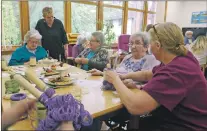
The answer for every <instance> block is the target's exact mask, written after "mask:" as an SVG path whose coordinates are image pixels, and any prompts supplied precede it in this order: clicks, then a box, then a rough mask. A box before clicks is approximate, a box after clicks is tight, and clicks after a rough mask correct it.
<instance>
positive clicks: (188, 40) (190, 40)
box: [184, 31, 195, 45]
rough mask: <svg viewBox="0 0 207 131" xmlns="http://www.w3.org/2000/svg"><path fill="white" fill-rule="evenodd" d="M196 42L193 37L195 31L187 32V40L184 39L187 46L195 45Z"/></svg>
mask: <svg viewBox="0 0 207 131" xmlns="http://www.w3.org/2000/svg"><path fill="white" fill-rule="evenodd" d="M194 40H195V39H194V37H193V31H186V32H185V39H184V43H185V45H187V44H191V43H193V41H194Z"/></svg>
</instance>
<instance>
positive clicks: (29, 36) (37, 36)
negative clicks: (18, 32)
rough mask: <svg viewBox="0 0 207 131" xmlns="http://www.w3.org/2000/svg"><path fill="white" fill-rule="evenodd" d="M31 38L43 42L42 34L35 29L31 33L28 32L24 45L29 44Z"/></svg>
mask: <svg viewBox="0 0 207 131" xmlns="http://www.w3.org/2000/svg"><path fill="white" fill-rule="evenodd" d="M30 38H35V39H37V40H39V41H40V40H41V39H42V36H41V35H40V33H39V32H38V31H37V30H35V29H31V30H30V31H28V32H27V34H26V35H25V36H24V43H27V42H28V41H29V39H30Z"/></svg>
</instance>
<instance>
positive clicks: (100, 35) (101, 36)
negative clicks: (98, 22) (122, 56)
mask: <svg viewBox="0 0 207 131" xmlns="http://www.w3.org/2000/svg"><path fill="white" fill-rule="evenodd" d="M91 36H93V37H95V38H96V40H97V41H98V42H99V43H100V45H103V44H104V41H105V37H104V34H103V33H102V32H101V31H95V32H93V33H92V34H91Z"/></svg>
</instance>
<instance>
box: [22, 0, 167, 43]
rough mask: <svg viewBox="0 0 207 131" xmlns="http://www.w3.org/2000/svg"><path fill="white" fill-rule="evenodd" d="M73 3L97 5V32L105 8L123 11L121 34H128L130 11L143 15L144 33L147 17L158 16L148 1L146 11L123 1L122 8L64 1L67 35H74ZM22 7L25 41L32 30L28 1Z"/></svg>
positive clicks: (98, 3) (89, 2)
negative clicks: (131, 6) (149, 9)
mask: <svg viewBox="0 0 207 131" xmlns="http://www.w3.org/2000/svg"><path fill="white" fill-rule="evenodd" d="M71 2H74V3H81V4H88V5H95V6H96V21H97V24H96V30H100V29H102V23H103V7H110V8H117V9H122V10H123V11H122V15H123V16H122V31H121V34H126V33H127V19H128V11H136V12H142V13H143V22H142V23H143V26H142V31H144V29H145V27H146V25H147V15H148V14H156V12H153V11H148V3H147V1H145V2H144V9H143V10H141V9H136V8H129V7H128V1H123V5H122V6H118V5H111V4H104V3H103V1H97V2H94V1H64V26H65V30H66V32H67V34H69V33H72V25H71V24H72V22H71V19H72V18H71V13H72V12H71ZM19 6H20V29H21V38H22V40H23V38H24V35H25V34H26V32H27V31H28V30H30V24H29V23H30V21H29V3H28V0H26V1H19ZM166 10H167V1H166V2H165V12H166ZM163 19H164V21H166V13H165V15H164V18H163Z"/></svg>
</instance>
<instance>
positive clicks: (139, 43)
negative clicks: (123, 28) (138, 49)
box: [128, 41, 144, 47]
mask: <svg viewBox="0 0 207 131" xmlns="http://www.w3.org/2000/svg"><path fill="white" fill-rule="evenodd" d="M133 45H134V46H140V45H144V44H142V43H141V42H139V41H135V42H130V43H129V44H128V46H129V47H132V46H133Z"/></svg>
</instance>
